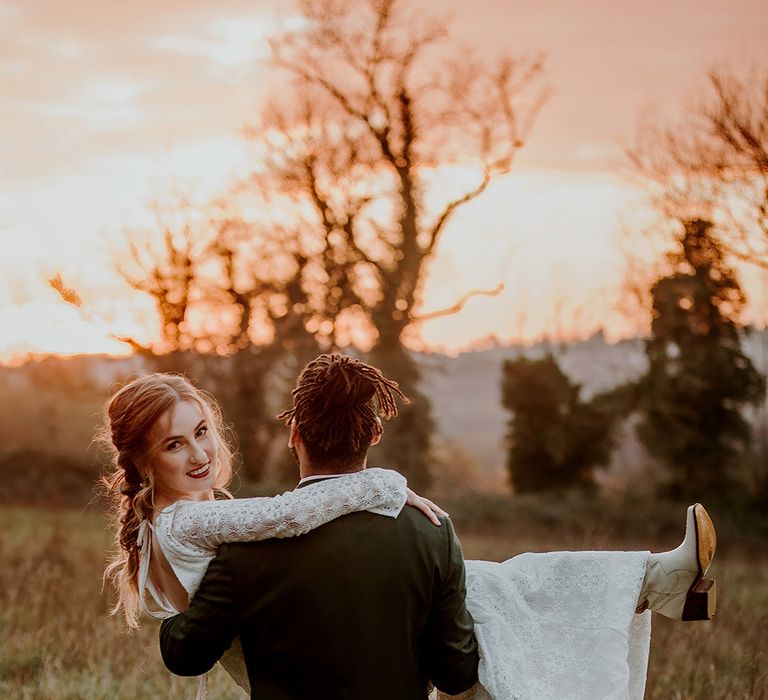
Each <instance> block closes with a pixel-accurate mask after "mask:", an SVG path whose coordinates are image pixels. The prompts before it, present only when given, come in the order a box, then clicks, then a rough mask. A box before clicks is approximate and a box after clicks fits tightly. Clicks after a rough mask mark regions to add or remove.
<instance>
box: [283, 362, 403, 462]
mask: <svg viewBox="0 0 768 700" xmlns="http://www.w3.org/2000/svg"><path fill="white" fill-rule="evenodd" d="M292 393H293V407H292V408H289V409H287V410H285V411H283V412H282V413H280V414H278V416H277V417H278V419H280V420H283V421H285V423H286V425H289V424H290V423H291V421H292V420H294V419H295V420H296V425H297V427H298V429H299V433H300V434H301V438H302V440H303V441H304V443H305V444H306V445H307V447H308V449H309V450H310V454H311V456H313V457H314V458H318V457H320V458H322V457H344V456H349V455H353V454H355V453H358V452H360V451H361V450H365V449H367V448H368V446H369V445H370V443H371V440H372V439H373V438H374V436H376V435H380V434H381V432H382V427H381V423H380V421H379V420H378V416H381V417H383V418H392V417H394V416H396V415H397V403H396V401H395V399H396V397H399V398H400V399H401V400H403V401H404V402H406V403H407V402H408V399H407V397H406V396H405V394H403V392H402V391H401V390H400V388H399V386H398V384H397V382H395V381H392V380H391V379H387V378H386V377H385V376H384V375H383V374H382V373H381V371H380V370H378V369H376V368H375V367H372V366H371V365H368V364H366V363H365V362H361V361H360V360H357V359H354V358H351V357H348V356H346V355H341V354H338V353H335V354H324V355H320V356H319V357H317V358H315V359H314V360H312V362H310V363H309V364H308V365H307V366H306V367H304V369H303V370H302V371H301V374H299V378H298V380H297V383H296V388H295V389H294V390H293V392H292Z"/></svg>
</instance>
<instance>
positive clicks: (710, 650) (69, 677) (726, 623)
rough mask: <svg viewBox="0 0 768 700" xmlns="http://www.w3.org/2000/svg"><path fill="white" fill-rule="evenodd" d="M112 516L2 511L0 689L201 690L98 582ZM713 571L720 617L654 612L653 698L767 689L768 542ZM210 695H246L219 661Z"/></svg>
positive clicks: (580, 535)
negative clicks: (132, 625) (124, 617)
mask: <svg viewBox="0 0 768 700" xmlns="http://www.w3.org/2000/svg"><path fill="white" fill-rule="evenodd" d="M681 518H682V516H680V519H681ZM104 522H105V521H104V519H103V517H102V516H101V515H99V514H98V513H95V512H86V513H84V514H81V513H77V512H73V511H62V512H54V513H49V512H45V511H41V510H31V509H11V508H2V509H0V562H1V564H2V566H0V698H3V699H4V700H15V699H17V698H18V699H22V698H23V699H29V700H32V699H34V700H49V699H50V700H53V699H56V700H58V699H59V698H62V699H63V698H70V699H76V698H77V699H91V698H93V699H100V698H105V699H106V698H131V699H135V698H192V697H194V694H195V687H196V683H195V681H194V679H185V678H177V677H174V676H172V675H170V674H169V673H168V672H167V671H166V670H165V669H164V667H163V665H162V662H161V660H160V656H159V651H158V646H157V626H156V624H155V623H153V622H150V623H147V624H146V625H145V626H144V627H143V628H142V630H141V631H139V632H130V633H129V632H127V631H125V630H124V628H123V627H122V625H121V622H120V620H119V619H117V618H114V617H108V616H107V608H108V602H109V596H108V595H107V594H106V593H102V592H101V590H100V588H101V572H102V569H103V565H104V551H105V549H106V546H107V544H108V540H107V535H106V533H105V530H104ZM457 522H458V524H459V527H460V528H461V519H460V518H457ZM459 531H460V534H461V535H462V541H463V544H464V550H465V555H466V556H467V558H483V559H496V560H502V559H505V558H507V557H510V556H513V555H515V554H518V553H520V552H522V551H526V550H533V551H543V550H547V549H554V548H555V547H556V544H555V543H557V548H560V549H586V548H596V549H606V548H611V547H615V548H634V547H636V548H642V549H647V548H652V549H656V548H657V547H656V546H655V545H656V544H657V543H655V542H646V543H643V544H640V543H637V542H631V543H628V542H626V541H624V542H622V541H615V540H614V539H612V538H615V534H614V533H610V532H606V531H605V530H601V529H600V528H599V527H598V526H596V527H594V528H588V529H586V530H582V531H574V530H573V529H572V528H571V529H567V530H558V529H557V528H555V527H547V528H542V529H540V530H536V529H535V528H523V527H521V528H520V530H519V532H518V533H517V534H506V535H502V534H500V533H501V532H508V531H509V528H492V527H491V528H485V530H484V532H482V533H481V532H480V531H479V529H478V530H472V529H469V530H466V529H464V530H462V529H460V530H459ZM680 533H682V521H681V522H680ZM678 539H679V538H678ZM662 544H663V545H664V546H668V545H669V544H672V543H671V542H664V543H662ZM713 575H714V576H716V577H717V578H718V585H719V589H720V600H719V608H718V614H717V616H716V618H715V619H714V620H713V621H711V622H705V623H688V624H682V623H674V622H672V621H669V620H666V619H664V618H660V617H659V616H655V618H654V631H653V639H652V644H651V662H650V668H649V674H648V677H649V681H648V687H647V693H646V697H647V698H660V699H662V698H663V699H664V700H683V699H687V698H696V699H698V698H707V699H708V700H711V699H716V698H723V699H725V698H728V699H731V698H757V699H760V698H768V649H767V648H766V646H767V645H766V639H768V633H766V629H768V553H767V552H766V551H765V547H764V544H763V545H762V549H760V548H758V546H756V547H755V549H754V551H750V550H749V548H746V549H742V550H741V551H737V550H736V548H734V547H728V546H727V544H725V546H724V543H723V542H722V537H721V547H720V551H719V552H718V556H717V558H716V560H715V565H714V566H713ZM209 697H210V698H211V700H217V699H218V700H224V699H228V698H232V699H233V700H234V699H236V698H242V697H243V695H242V693H240V692H239V691H238V690H237V689H236V688H235V687H234V685H233V684H232V682H231V681H230V680H229V678H228V677H227V676H226V674H224V673H223V672H220V671H218V670H217V671H215V672H214V673H213V674H211V686H210V690H209ZM393 700H396V699H393Z"/></svg>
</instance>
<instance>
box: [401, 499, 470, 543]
mask: <svg viewBox="0 0 768 700" xmlns="http://www.w3.org/2000/svg"><path fill="white" fill-rule="evenodd" d="M438 518H439V520H440V525H435V524H433V523H432V521H431V520H429V518H427V517H426V516H425V515H424V514H423V513H422V512H421V511H419V510H417V509H416V508H408V507H406V508H403V510H402V511H401V513H400V515H398V517H397V522H398V524H399V525H400V526H401V527H402V528H404V529H406V530H409V531H410V534H411V536H412V537H413V538H414V539H416V540H419V541H422V542H424V543H427V544H431V545H433V546H436V547H453V546H459V540H458V537H457V536H456V530H455V528H454V526H453V522H451V519H450V518H447V517H444V516H438Z"/></svg>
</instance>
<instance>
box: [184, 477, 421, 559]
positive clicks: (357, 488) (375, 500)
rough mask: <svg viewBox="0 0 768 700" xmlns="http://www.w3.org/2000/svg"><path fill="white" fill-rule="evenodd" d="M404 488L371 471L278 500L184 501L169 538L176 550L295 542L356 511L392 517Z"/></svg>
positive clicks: (400, 505) (401, 482)
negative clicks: (282, 539) (271, 540)
mask: <svg viewBox="0 0 768 700" xmlns="http://www.w3.org/2000/svg"><path fill="white" fill-rule="evenodd" d="M406 486H407V482H406V480H405V477H403V476H402V475H401V474H398V473H397V472H395V471H392V470H390V469H375V468H374V469H365V470H363V471H361V472H355V473H354V474H349V475H348V476H343V477H339V478H333V479H327V480H325V481H319V482H318V483H316V484H311V485H308V486H306V487H304V488H301V489H296V490H295V491H289V492H287V493H284V494H282V495H280V496H273V497H265V498H237V499H234V500H228V501H184V502H181V503H180V504H179V506H178V507H177V508H176V510H175V512H174V515H173V521H172V523H171V527H170V529H169V530H170V532H169V534H170V536H171V537H172V538H173V539H175V540H176V541H177V542H179V543H180V544H182V545H186V546H191V547H193V548H199V549H205V550H209V551H213V550H215V549H216V548H217V547H218V546H219V545H220V544H222V543H223V542H248V541H253V540H266V539H269V538H271V537H295V536H296V535H302V534H304V533H307V532H309V531H310V530H312V529H314V528H316V527H320V526H321V525H324V524H325V523H327V522H330V521H331V520H334V519H335V518H338V517H340V516H342V515H347V514H348V513H354V512H356V511H363V510H368V511H371V512H374V513H378V514H380V515H387V516H390V517H397V515H398V514H399V513H400V511H401V510H402V509H403V506H404V505H405V500H406Z"/></svg>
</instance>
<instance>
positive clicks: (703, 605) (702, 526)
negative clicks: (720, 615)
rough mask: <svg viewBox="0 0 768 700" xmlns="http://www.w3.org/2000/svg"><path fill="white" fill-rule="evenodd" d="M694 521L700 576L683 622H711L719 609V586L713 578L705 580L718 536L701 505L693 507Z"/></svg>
mask: <svg viewBox="0 0 768 700" xmlns="http://www.w3.org/2000/svg"><path fill="white" fill-rule="evenodd" d="M693 516H694V517H693V521H694V524H695V526H696V550H697V557H698V563H699V575H698V576H697V577H696V578H695V579H694V581H693V583H692V584H691V587H690V588H689V589H688V593H686V596H685V605H684V606H683V618H682V619H683V620H684V621H694V620H711V619H712V617H713V616H714V614H715V609H716V608H717V584H716V582H715V581H714V580H713V579H711V578H704V574H706V573H707V570H708V569H709V566H710V564H711V563H712V559H713V558H714V556H715V548H716V547H717V534H716V533H715V526H714V524H713V523H712V519H711V518H710V517H709V513H707V511H706V510H705V508H704V506H703V505H701V503H696V504H695V505H694V506H693Z"/></svg>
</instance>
